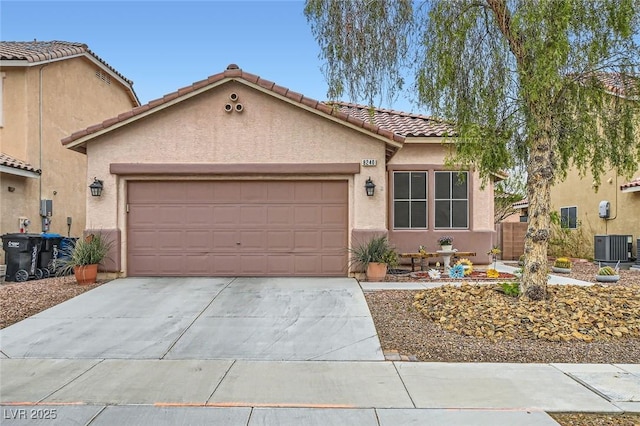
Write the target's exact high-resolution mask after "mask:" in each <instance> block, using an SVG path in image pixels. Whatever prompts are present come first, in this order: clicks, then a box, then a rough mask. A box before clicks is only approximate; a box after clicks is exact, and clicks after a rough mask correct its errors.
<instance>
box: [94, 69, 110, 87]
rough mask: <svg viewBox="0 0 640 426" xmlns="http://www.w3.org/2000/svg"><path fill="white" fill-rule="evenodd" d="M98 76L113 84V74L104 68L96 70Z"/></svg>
mask: <svg viewBox="0 0 640 426" xmlns="http://www.w3.org/2000/svg"><path fill="white" fill-rule="evenodd" d="M96 77H97V78H99V79H100V80H102V81H104V82H105V83H107V84H111V76H110V75H109V74H107V73H106V72H104V71H102V70H96Z"/></svg>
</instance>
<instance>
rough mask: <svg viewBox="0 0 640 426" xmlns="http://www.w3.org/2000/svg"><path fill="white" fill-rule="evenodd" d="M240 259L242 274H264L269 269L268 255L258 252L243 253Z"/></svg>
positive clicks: (240, 272)
mask: <svg viewBox="0 0 640 426" xmlns="http://www.w3.org/2000/svg"><path fill="white" fill-rule="evenodd" d="M241 259H242V260H241V261H240V271H239V274H240V275H263V274H264V273H265V271H266V270H267V255H266V254H261V253H256V254H252V255H246V254H243V255H242V256H241Z"/></svg>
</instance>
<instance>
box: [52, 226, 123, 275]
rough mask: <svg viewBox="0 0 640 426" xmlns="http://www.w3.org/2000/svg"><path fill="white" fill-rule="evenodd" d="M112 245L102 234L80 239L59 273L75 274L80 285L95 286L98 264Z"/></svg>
mask: <svg viewBox="0 0 640 426" xmlns="http://www.w3.org/2000/svg"><path fill="white" fill-rule="evenodd" d="M109 248H110V244H109V243H108V242H107V241H106V240H105V238H104V237H103V236H102V235H101V234H90V235H87V236H86V237H85V238H80V239H79V240H78V241H76V243H75V245H74V246H73V247H71V248H69V250H70V252H69V253H68V256H65V257H66V258H65V259H64V260H63V261H62V263H61V265H60V267H59V268H58V271H57V273H58V274H59V275H68V274H70V273H71V272H73V273H74V275H75V277H76V281H77V282H78V284H93V283H95V282H96V278H97V275H98V264H99V263H100V262H102V261H103V260H104V259H105V258H106V256H107V253H109Z"/></svg>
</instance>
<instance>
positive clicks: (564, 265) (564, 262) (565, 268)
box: [551, 257, 571, 274]
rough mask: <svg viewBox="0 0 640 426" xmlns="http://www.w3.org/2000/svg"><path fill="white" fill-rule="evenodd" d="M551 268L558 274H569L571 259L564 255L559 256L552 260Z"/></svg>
mask: <svg viewBox="0 0 640 426" xmlns="http://www.w3.org/2000/svg"><path fill="white" fill-rule="evenodd" d="M551 270H552V271H553V272H556V273H558V274H570V273H571V261H570V260H569V259H568V258H566V257H559V258H557V259H556V260H555V261H554V262H553V266H552V267H551Z"/></svg>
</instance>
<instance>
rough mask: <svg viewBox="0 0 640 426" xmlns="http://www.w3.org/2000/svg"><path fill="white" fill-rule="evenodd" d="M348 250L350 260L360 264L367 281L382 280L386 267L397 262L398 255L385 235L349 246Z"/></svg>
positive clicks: (385, 273)
mask: <svg viewBox="0 0 640 426" xmlns="http://www.w3.org/2000/svg"><path fill="white" fill-rule="evenodd" d="M350 251H351V262H352V263H357V264H359V265H362V267H363V268H364V269H365V271H366V274H367V281H382V280H384V277H385V276H386V275H387V267H388V266H392V267H393V266H396V265H397V264H398V255H397V253H396V251H395V250H394V249H393V247H391V245H390V244H389V240H388V239H387V237H386V236H379V237H374V238H372V239H370V240H369V241H366V242H364V243H362V244H359V245H357V246H355V247H353V248H351V250H350Z"/></svg>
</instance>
